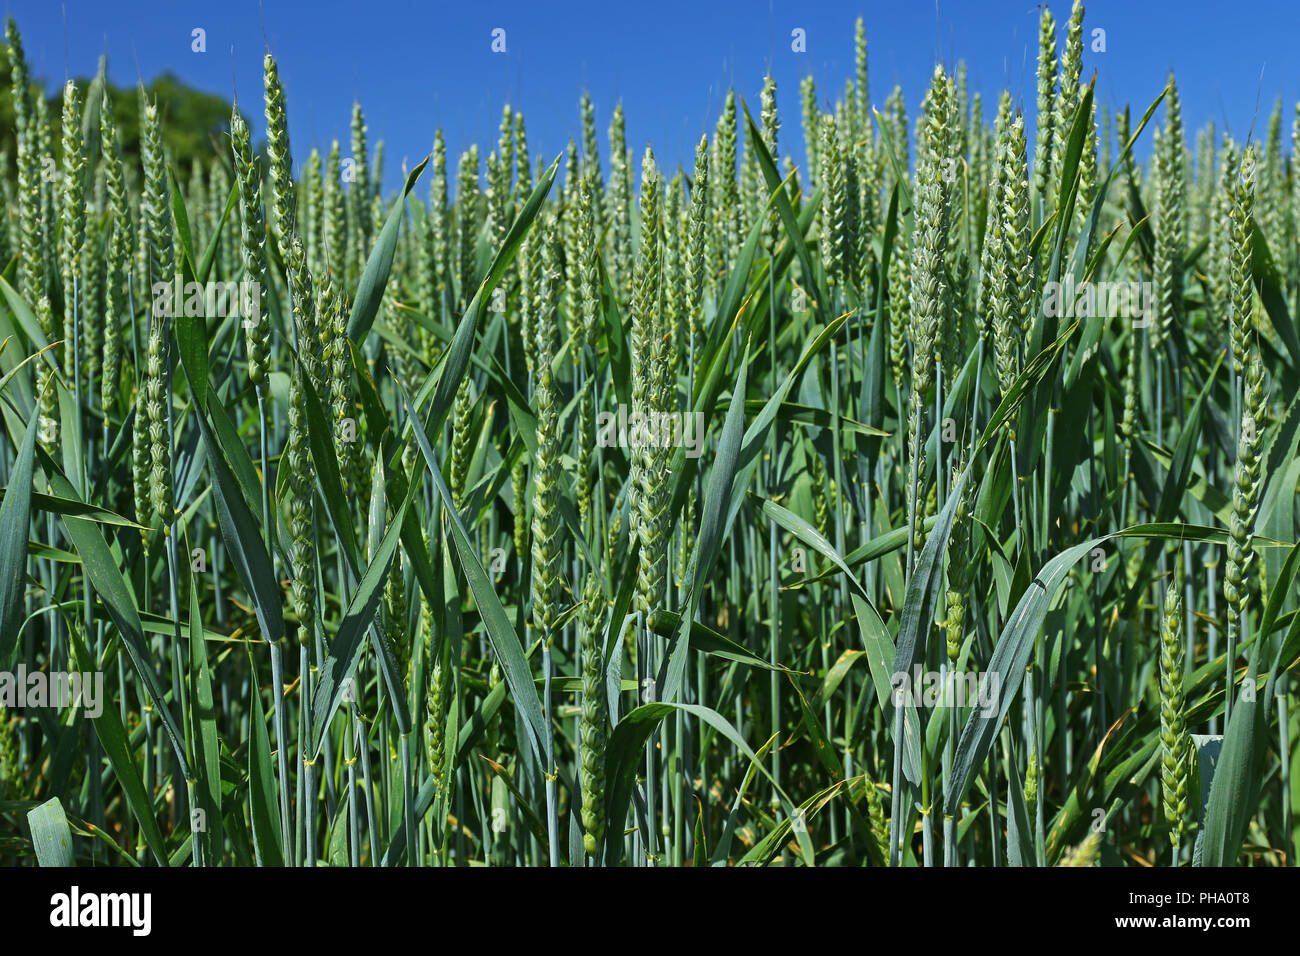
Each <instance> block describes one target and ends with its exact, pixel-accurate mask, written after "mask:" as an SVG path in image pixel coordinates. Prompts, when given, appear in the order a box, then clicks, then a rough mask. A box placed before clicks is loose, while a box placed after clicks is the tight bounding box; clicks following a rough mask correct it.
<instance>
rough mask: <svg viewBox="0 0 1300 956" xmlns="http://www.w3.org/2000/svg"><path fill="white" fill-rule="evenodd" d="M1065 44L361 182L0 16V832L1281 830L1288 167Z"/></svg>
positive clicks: (35, 855)
mask: <svg viewBox="0 0 1300 956" xmlns="http://www.w3.org/2000/svg"><path fill="white" fill-rule="evenodd" d="M1083 35H1084V34H1083V9H1082V6H1081V4H1078V3H1076V4H1075V6H1074V9H1073V10H1072V12H1071V14H1070V17H1069V19H1068V21H1067V22H1066V23H1065V25H1064V27H1063V28H1062V29H1060V30H1058V28H1057V25H1056V22H1055V21H1054V20H1053V18H1052V15H1051V13H1050V12H1047V11H1044V13H1043V15H1042V30H1041V37H1040V44H1039V48H1040V55H1039V60H1038V67H1037V79H1036V88H1035V89H1034V90H1032V91H1031V93H1030V96H1031V97H1032V98H1033V99H1034V102H1031V103H1030V104H1028V106H1026V105H1025V104H1024V103H1020V102H1017V101H1016V100H1014V99H1013V97H1012V95H1011V94H1009V93H1003V94H1002V97H1001V98H1000V100H999V102H998V103H996V104H993V103H988V102H983V101H982V100H981V98H980V96H979V95H976V96H975V97H973V99H972V98H970V97H969V96H968V94H967V90H966V73H965V69H964V67H962V66H961V65H958V66H957V67H956V68H955V70H953V71H949V70H947V69H945V68H944V67H942V66H940V67H936V68H935V70H934V73H933V79H932V83H931V85H930V88H929V91H928V93H927V95H926V96H925V98H924V100H923V101H922V102H921V103H920V104H919V105H918V106H917V107H915V108H914V109H915V112H914V114H913V115H912V116H911V117H910V118H909V115H908V110H907V107H906V106H905V104H904V101H903V96H902V93H901V91H900V90H898V89H895V90H894V91H893V92H892V93H890V94H889V95H888V96H887V97H886V98H885V99H884V100H883V101H879V105H876V106H873V103H872V100H871V98H870V96H869V93H868V79H867V78H868V69H867V43H866V37H865V33H864V31H863V27H862V24H861V22H860V21H859V24H858V30H857V36H856V50H857V58H858V60H857V61H858V69H857V71H856V78H855V79H854V80H852V81H850V82H849V83H848V85H847V86H846V87H845V90H844V93H843V97H842V98H841V99H840V100H839V101H838V102H836V103H835V105H834V107H833V109H830V110H829V111H828V110H824V109H823V108H822V104H823V102H824V97H822V96H819V94H818V91H817V90H816V89H815V88H814V84H813V81H812V79H811V78H808V79H806V80H805V81H804V83H803V85H802V88H801V89H800V90H799V91H797V92H798V100H799V102H800V104H801V117H802V123H801V124H800V123H799V122H797V121H794V120H792V119H790V117H791V116H793V115H796V114H794V113H793V112H792V111H791V110H790V109H788V108H786V109H784V110H782V109H780V108H779V104H780V102H781V99H786V100H792V99H794V91H778V90H777V89H776V86H775V84H774V83H773V81H772V80H771V78H770V77H769V78H767V79H766V80H765V81H764V83H763V85H762V88H761V93H760V95H759V96H758V98H757V99H756V100H755V101H754V102H753V103H752V104H751V103H747V102H746V101H745V100H743V99H742V98H741V97H739V96H737V95H735V94H729V95H728V96H727V98H726V102H725V105H724V108H723V110H722V113H721V115H720V116H719V118H718V120H717V125H716V128H715V129H714V130H713V131H712V132H711V134H710V135H705V136H703V137H701V139H700V141H699V144H698V147H697V149H696V150H695V155H694V160H693V163H692V164H691V166H690V168H686V169H676V170H674V169H670V168H667V167H666V166H663V165H661V164H660V163H659V162H657V161H656V158H655V155H654V153H653V151H652V149H650V148H643V147H642V145H641V144H635V145H633V144H629V143H628V142H627V141H626V137H625V132H624V130H625V126H624V116H623V113H622V109H621V107H618V108H616V109H614V110H613V112H612V114H610V116H609V117H608V119H609V128H608V139H607V141H602V138H601V136H600V135H599V132H598V128H597V111H596V108H595V106H594V104H593V103H592V102H591V101H590V100H588V99H587V98H585V97H584V98H583V99H582V101H581V103H580V106H579V108H578V109H577V110H575V113H574V131H575V136H574V140H573V141H572V142H570V144H569V146H568V149H567V150H566V151H565V152H564V153H563V154H562V155H561V156H559V157H557V158H555V160H554V161H553V162H549V164H548V160H549V157H538V156H537V155H536V153H535V151H534V153H533V154H531V155H530V153H529V149H528V143H527V138H526V133H525V124H524V117H523V116H522V115H521V114H520V113H519V112H518V111H513V110H512V109H511V108H510V107H507V108H506V109H505V111H504V113H503V116H502V121H501V127H500V139H499V141H497V142H494V143H485V144H481V145H480V146H475V147H471V148H469V149H468V150H467V151H465V152H464V153H462V154H461V155H459V156H448V155H447V150H446V146H445V143H444V139H443V136H442V134H441V132H438V133H436V135H435V138H434V146H433V152H432V154H431V156H430V157H429V158H428V159H426V160H425V161H424V162H422V163H421V164H420V165H419V166H418V167H416V168H415V169H413V170H411V171H410V173H409V175H408V176H407V179H406V181H405V182H404V183H402V184H400V189H399V190H397V191H391V190H390V191H389V192H385V184H384V183H383V182H381V178H380V171H381V170H382V168H383V163H382V150H383V145H382V143H377V142H371V141H370V140H369V139H368V137H367V132H368V131H367V128H366V122H365V118H364V115H363V113H362V109H361V106H360V105H356V106H354V108H353V112H352V119H351V131H350V142H348V143H345V144H340V143H339V141H338V140H335V141H333V142H332V143H331V144H330V145H329V147H328V148H327V149H315V148H312V149H310V150H309V149H308V148H307V146H306V144H303V143H291V142H290V139H289V135H288V124H287V121H286V116H287V113H286V110H292V108H293V97H292V90H291V89H290V90H288V91H286V90H285V88H284V87H283V86H282V84H281V81H280V78H279V73H278V70H277V66H276V63H275V60H274V59H273V58H272V57H271V56H270V55H269V54H268V55H267V57H266V62H265V104H264V105H265V111H266V125H267V130H268V133H267V140H266V145H265V151H264V155H259V154H258V153H257V152H255V150H254V143H253V141H252V134H251V132H250V129H249V125H248V122H247V121H246V118H245V116H244V115H243V114H241V113H240V111H239V109H238V108H235V110H234V111H233V112H232V114H231V117H230V124H229V128H228V130H227V131H225V132H223V134H222V136H221V137H220V150H219V151H216V152H214V153H212V154H211V155H205V156H204V157H203V158H201V159H199V160H197V161H194V162H193V163H190V164H188V165H181V166H178V165H177V163H176V162H175V159H174V157H173V156H171V155H169V150H168V149H167V147H166V142H167V140H166V139H165V137H164V129H163V124H164V123H165V119H164V118H163V117H162V116H161V115H160V113H159V111H158V109H157V106H156V104H155V103H153V102H150V101H149V100H148V97H147V96H146V95H145V94H144V93H143V91H142V92H141V108H140V112H139V115H140V118H141V120H140V134H139V141H138V152H137V143H136V142H135V140H134V138H132V139H131V141H130V142H127V141H126V139H125V138H124V137H123V135H122V133H121V131H119V129H118V128H117V126H116V125H115V122H114V110H113V108H112V107H113V101H112V98H111V97H106V96H105V93H104V81H103V75H104V74H103V71H102V70H101V73H100V78H99V79H97V80H96V81H94V82H92V83H88V84H87V83H77V82H69V83H68V84H67V86H66V89H65V91H64V96H63V99H62V101H61V115H49V110H48V108H47V106H46V104H45V101H44V99H43V97H41V96H39V95H33V90H34V87H33V84H32V81H31V77H30V76H29V75H28V72H27V66H26V61H25V59H24V57H23V54H22V50H21V39H20V37H19V34H18V31H17V28H16V27H15V26H14V24H13V23H12V21H11V22H10V24H9V28H8V32H7V39H8V44H9V57H8V61H7V62H8V63H9V64H10V67H11V74H12V75H11V77H10V80H11V87H10V92H11V94H12V102H13V112H14V116H15V130H14V136H15V142H16V143H17V150H16V155H13V156H7V157H5V161H4V168H3V171H2V172H3V184H4V190H5V199H6V203H5V206H6V211H7V214H6V217H5V219H4V222H3V229H2V230H0V244H2V245H3V252H4V255H3V259H2V260H0V261H3V262H4V270H3V273H0V293H3V302H2V303H0V342H2V343H3V345H2V346H0V421H2V422H3V426H2V428H3V436H4V439H3V441H0V483H2V484H3V487H4V496H3V500H2V503H0V675H3V676H0V859H3V860H5V861H6V862H11V863H23V862H30V861H32V860H35V859H40V861H41V862H43V863H48V862H53V861H57V860H64V861H75V862H78V863H83V864H86V863H91V862H94V863H97V864H111V865H121V864H131V863H143V864H164V865H166V864H171V865H178V864H193V865H204V866H211V865H218V864H253V863H259V864H268V865H278V864H288V865H315V864H318V863H320V864H327V865H349V864H351V865H354V866H355V865H381V864H388V865H398V864H421V865H442V866H466V865H493V866H497V865H572V866H581V865H588V866H590V865H671V866H690V865H694V866H707V865H765V864H773V863H776V864H784V865H814V864H817V865H854V866H857V865H871V866H884V865H909V866H911V865H926V866H937V865H969V864H976V865H1008V864H1009V865H1029V866H1032V865H1038V866H1044V865H1058V864H1069V865H1085V866H1086V865H1093V864H1095V863H1097V862H1099V861H1100V862H1101V863H1105V864H1116V865H1119V864H1142V865H1150V864H1157V865H1169V864H1174V865H1193V864H1197V863H1204V864H1231V863H1252V864H1256V865H1281V864H1286V863H1290V861H1291V859H1292V853H1293V851H1294V846H1295V842H1294V841H1295V835H1296V833H1295V823H1294V820H1293V808H1294V807H1295V805H1296V804H1297V802H1300V790H1297V785H1296V783H1295V777H1294V775H1293V774H1292V771H1291V757H1292V756H1294V755H1295V739H1296V734H1295V731H1296V726H1295V722H1296V709H1295V707H1294V705H1293V698H1292V696H1291V694H1290V691H1289V672H1290V671H1292V670H1293V669H1294V668H1295V666H1296V665H1297V663H1298V662H1300V616H1298V615H1297V613H1296V609H1297V587H1296V571H1297V567H1298V566H1300V552H1298V551H1297V550H1296V541H1297V514H1296V492H1297V482H1298V481H1300V456H1298V455H1297V451H1296V446H1297V440H1298V438H1300V431H1298V426H1300V407H1298V406H1297V399H1296V396H1297V393H1300V388H1298V387H1297V385H1298V383H1300V338H1298V336H1297V326H1296V321H1295V314H1296V312H1297V306H1298V305H1300V287H1297V282H1296V276H1297V274H1298V272H1300V269H1298V266H1300V245H1298V244H1297V241H1296V235H1297V228H1296V227H1297V225H1300V176H1298V175H1297V170H1296V167H1295V164H1294V155H1293V156H1292V157H1291V158H1290V159H1288V157H1287V156H1286V155H1285V154H1284V145H1283V118H1282V114H1281V107H1280V105H1279V107H1278V111H1277V112H1276V113H1275V114H1274V116H1273V120H1272V123H1271V124H1270V127H1269V131H1268V135H1267V136H1266V138H1264V139H1263V140H1262V141H1252V140H1250V139H1249V138H1242V136H1241V134H1240V132H1239V131H1234V133H1235V134H1236V135H1235V136H1230V135H1227V134H1226V133H1222V132H1218V131H1216V130H1215V129H1214V128H1213V127H1212V126H1211V127H1208V128H1207V129H1205V130H1203V131H1201V132H1200V133H1199V134H1197V135H1196V137H1195V138H1194V142H1190V143H1189V140H1188V137H1187V135H1186V133H1185V132H1184V126H1183V123H1184V119H1183V117H1182V115H1181V110H1180V104H1179V99H1178V92H1177V86H1176V84H1175V81H1174V78H1173V76H1172V75H1171V76H1170V78H1169V83H1168V86H1167V87H1166V88H1165V89H1164V90H1163V91H1152V94H1153V95H1155V94H1157V93H1158V94H1159V96H1158V97H1157V98H1156V100H1155V102H1153V103H1151V104H1150V106H1149V107H1146V106H1145V105H1144V104H1139V107H1140V111H1139V109H1138V108H1134V109H1130V108H1128V107H1123V108H1121V109H1118V110H1115V109H1114V108H1112V107H1110V106H1108V105H1106V104H1103V103H1101V102H1099V101H1098V99H1097V97H1096V95H1095V89H1094V86H1093V84H1092V82H1090V79H1089V78H1088V77H1085V76H1083V75H1081V54H1082V43H1083V39H1082V38H1083ZM778 92H779V93H780V94H781V99H779V98H778ZM755 106H756V107H757V109H754V107H755ZM243 107H244V109H245V110H247V109H249V104H243ZM1026 109H1028V110H1030V111H1031V112H1032V113H1033V114H1034V119H1035V122H1033V123H1027V122H1026V116H1025V115H1024V111H1025V110H1026ZM800 126H802V143H801V142H800ZM1112 130H1113V131H1114V135H1112ZM132 134H134V129H132ZM1143 137H1146V139H1147V140H1148V141H1152V142H1153V146H1152V148H1151V150H1150V151H1149V152H1150V156H1151V159H1150V162H1149V163H1148V164H1146V165H1145V166H1143V165H1142V164H1141V163H1139V160H1138V157H1137V156H1136V155H1135V151H1134V146H1135V144H1136V143H1138V142H1140V141H1142V140H1143ZM1292 138H1293V139H1300V114H1297V119H1296V125H1295V128H1294V132H1293V133H1292ZM56 144H57V145H56ZM1143 152H1144V154H1145V153H1146V152H1147V150H1145V149H1144V150H1143ZM137 157H138V159H137ZM51 170H52V172H51ZM73 672H75V673H77V674H78V675H87V677H86V678H85V680H87V681H89V683H88V685H87V687H88V688H93V687H95V686H96V683H97V682H99V683H100V685H101V691H100V693H99V694H98V696H97V698H94V699H92V698H93V695H88V694H87V693H83V694H82V695H81V697H80V699H79V700H78V699H75V697H73V698H66V699H59V698H58V695H57V694H56V693H55V685H56V681H55V677H56V675H61V674H63V675H66V674H70V673H73ZM37 673H39V674H40V675H42V676H41V677H39V678H35V679H33V676H32V675H34V674H37ZM19 675H23V676H22V678H21V684H22V687H23V688H24V690H23V695H22V696H21V697H20V696H19V695H18V692H17V689H16V685H17V684H18V683H19ZM6 679H7V683H3V682H4V681H6ZM42 681H46V683H48V685H49V691H50V692H49V694H47V695H45V698H44V699H42V700H38V699H37V695H36V690H35V688H37V687H39V686H43V685H42ZM86 689H87V688H83V690H86ZM6 695H8V696H6ZM61 854H62V855H61Z"/></svg>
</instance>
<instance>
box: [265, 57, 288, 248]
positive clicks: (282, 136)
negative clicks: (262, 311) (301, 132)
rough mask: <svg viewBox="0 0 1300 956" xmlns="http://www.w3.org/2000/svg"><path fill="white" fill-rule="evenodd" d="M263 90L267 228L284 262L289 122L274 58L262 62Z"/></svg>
mask: <svg viewBox="0 0 1300 956" xmlns="http://www.w3.org/2000/svg"><path fill="white" fill-rule="evenodd" d="M262 74H263V81H264V85H265V88H266V157H267V159H268V161H269V164H270V173H271V175H270V179H271V211H272V217H271V225H272V226H273V227H274V229H275V236H276V239H277V241H278V243H279V252H280V256H281V258H284V259H287V258H288V252H289V247H288V243H289V236H290V235H291V234H292V233H293V231H294V190H293V156H292V154H291V152H290V150H289V118H288V113H287V112H286V110H285V105H284V85H283V84H282V83H281V82H280V70H279V67H278V66H276V62H275V58H274V57H273V56H271V54H270V53H267V54H266V56H265V57H263V59H262Z"/></svg>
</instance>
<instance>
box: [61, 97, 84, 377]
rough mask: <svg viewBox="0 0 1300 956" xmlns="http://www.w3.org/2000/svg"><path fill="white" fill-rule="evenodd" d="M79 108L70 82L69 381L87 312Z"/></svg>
mask: <svg viewBox="0 0 1300 956" xmlns="http://www.w3.org/2000/svg"><path fill="white" fill-rule="evenodd" d="M81 122H82V104H81V92H80V91H79V90H78V89H77V84H76V83H74V82H73V81H72V80H69V81H68V82H67V84H66V85H65V86H64V87H63V143H62V145H63V180H62V184H61V190H62V192H61V200H62V207H63V228H62V230H61V232H60V238H61V242H60V256H61V266H62V274H63V338H64V345H63V374H64V377H65V378H68V379H69V380H71V379H72V377H73V375H74V374H75V372H76V369H77V364H78V358H79V356H78V355H77V351H78V348H79V347H80V348H81V349H83V350H84V348H85V343H84V342H79V338H80V337H79V336H78V334H77V333H78V331H79V330H78V329H77V328H76V325H75V321H76V319H77V318H78V317H80V321H81V323H82V325H83V326H84V324H85V322H86V319H87V312H88V310H87V309H86V308H85V304H86V289H85V288H84V280H85V274H84V273H85V270H84V269H83V263H82V253H83V251H84V247H85V243H86V190H85V177H86V157H85V151H84V148H83V147H84V145H85V143H84V140H83V138H82V135H81Z"/></svg>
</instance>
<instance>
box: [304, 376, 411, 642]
mask: <svg viewBox="0 0 1300 956" xmlns="http://www.w3.org/2000/svg"><path fill="white" fill-rule="evenodd" d="M303 376H304V371H303V367H302V365H295V367H294V371H293V374H292V375H291V376H290V377H289V444H288V446H287V447H286V449H285V456H286V458H287V462H286V464H287V466H288V469H289V515H288V530H289V577H290V584H289V589H290V591H289V593H290V603H291V604H292V606H293V610H294V614H295V615H296V616H297V618H298V640H299V642H300V643H301V644H303V645H306V644H308V643H309V641H310V640H311V634H312V627H313V624H314V619H315V613H316V542H315V530H314V528H313V526H312V521H313V512H314V508H313V499H312V495H313V491H314V483H313V479H312V474H313V470H312V463H311V460H310V444H309V440H308V436H307V396H306V393H305V392H304V390H303ZM393 563H394V564H396V561H394V562H393Z"/></svg>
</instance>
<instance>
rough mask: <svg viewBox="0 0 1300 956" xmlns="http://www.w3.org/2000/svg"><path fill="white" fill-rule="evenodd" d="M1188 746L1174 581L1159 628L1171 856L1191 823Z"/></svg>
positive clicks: (1178, 593) (1163, 787)
mask: <svg viewBox="0 0 1300 956" xmlns="http://www.w3.org/2000/svg"><path fill="white" fill-rule="evenodd" d="M1180 564H1181V561H1180ZM1189 742H1190V739H1189V738H1188V736H1187V724H1186V705H1185V701H1184V697H1183V598H1182V589H1181V588H1180V587H1179V585H1178V582H1177V581H1175V582H1173V583H1171V584H1170V585H1169V587H1168V589H1167V590H1166V592H1165V607H1164V614H1163V615H1162V617H1161V627H1160V782H1161V795H1162V806H1163V809H1164V816H1165V820H1166V822H1168V823H1169V825H1170V831H1169V839H1170V840H1171V841H1172V842H1173V845H1174V849H1175V852H1176V851H1177V849H1178V847H1179V846H1180V845H1181V844H1182V842H1183V836H1184V835H1185V834H1186V832H1187V829H1188V826H1189V824H1190V822H1191V809H1190V802H1189V800H1190V798H1189V795H1188V789H1189V788H1188V777H1189V774H1188V763H1187V761H1188V754H1189V746H1188V745H1189Z"/></svg>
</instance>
